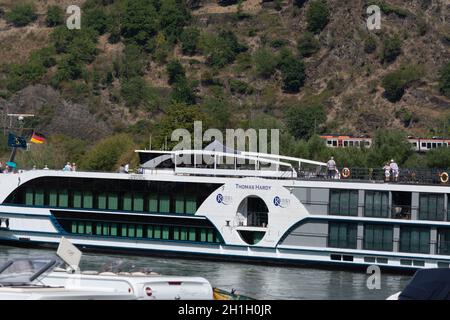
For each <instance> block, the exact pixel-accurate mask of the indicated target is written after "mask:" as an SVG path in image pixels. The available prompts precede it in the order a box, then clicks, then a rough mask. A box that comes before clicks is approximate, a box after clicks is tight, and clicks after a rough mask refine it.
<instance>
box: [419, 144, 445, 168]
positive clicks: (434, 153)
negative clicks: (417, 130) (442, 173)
mask: <svg viewBox="0 0 450 320" xmlns="http://www.w3.org/2000/svg"><path fill="white" fill-rule="evenodd" d="M425 162H426V164H427V166H428V167H430V168H438V169H447V168H449V167H450V149H449V148H447V147H441V148H438V149H434V150H431V151H428V152H427V154H426V156H425Z"/></svg>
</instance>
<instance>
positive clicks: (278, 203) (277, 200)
mask: <svg viewBox="0 0 450 320" xmlns="http://www.w3.org/2000/svg"><path fill="white" fill-rule="evenodd" d="M273 204H274V205H275V207H281V199H280V197H278V196H276V197H275V198H273Z"/></svg>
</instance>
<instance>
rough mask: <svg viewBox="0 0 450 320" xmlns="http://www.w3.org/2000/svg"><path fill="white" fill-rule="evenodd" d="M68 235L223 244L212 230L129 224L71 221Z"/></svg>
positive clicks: (218, 235)
mask: <svg viewBox="0 0 450 320" xmlns="http://www.w3.org/2000/svg"><path fill="white" fill-rule="evenodd" d="M70 233H72V234H83V235H96V236H112V237H124V238H146V239H162V240H179V241H194V242H210V243H214V242H215V243H222V242H223V240H222V237H221V236H220V234H219V233H217V232H216V231H215V230H213V229H207V228H193V227H174V226H161V225H142V224H130V223H110V222H90V221H71V223H70Z"/></svg>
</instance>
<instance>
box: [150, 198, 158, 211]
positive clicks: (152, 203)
mask: <svg viewBox="0 0 450 320" xmlns="http://www.w3.org/2000/svg"><path fill="white" fill-rule="evenodd" d="M148 211H150V212H158V197H157V196H156V195H154V194H152V195H150V196H149V198H148Z"/></svg>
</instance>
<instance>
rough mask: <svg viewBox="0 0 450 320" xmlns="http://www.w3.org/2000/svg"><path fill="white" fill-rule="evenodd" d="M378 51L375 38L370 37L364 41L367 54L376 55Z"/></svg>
mask: <svg viewBox="0 0 450 320" xmlns="http://www.w3.org/2000/svg"><path fill="white" fill-rule="evenodd" d="M375 50H377V40H376V39H375V37H373V36H368V37H367V39H366V40H365V41H364V51H365V52H366V53H369V54H370V53H374V52H375Z"/></svg>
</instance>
